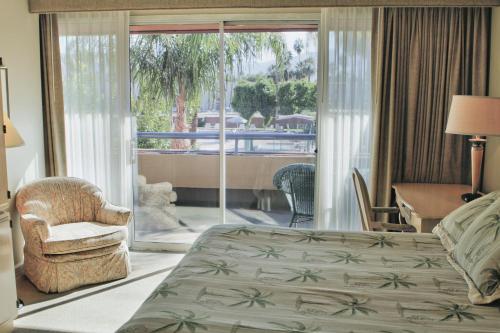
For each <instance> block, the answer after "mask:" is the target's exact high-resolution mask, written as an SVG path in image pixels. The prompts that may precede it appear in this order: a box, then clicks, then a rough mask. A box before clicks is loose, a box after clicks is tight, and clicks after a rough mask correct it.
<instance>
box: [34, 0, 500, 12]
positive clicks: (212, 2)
mask: <svg viewBox="0 0 500 333" xmlns="http://www.w3.org/2000/svg"><path fill="white" fill-rule="evenodd" d="M494 6H500V0H406V1H404V0H121V1H116V0H70V1H68V0H29V11H30V12H31V13H55V12H80V11H109V10H160V9H208V8H212V9H218V8H220V9H231V8H233V9H234V8H301V7H494Z"/></svg>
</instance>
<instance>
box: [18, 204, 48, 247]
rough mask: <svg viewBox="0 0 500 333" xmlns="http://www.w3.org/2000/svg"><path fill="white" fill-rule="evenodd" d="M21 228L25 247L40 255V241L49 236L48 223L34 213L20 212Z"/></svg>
mask: <svg viewBox="0 0 500 333" xmlns="http://www.w3.org/2000/svg"><path fill="white" fill-rule="evenodd" d="M19 223H20V225H21V230H22V232H23V237H24V241H25V244H26V245H25V249H27V250H28V251H29V252H30V253H32V254H33V255H35V256H40V255H41V254H42V253H43V251H42V243H43V242H45V241H46V240H47V239H49V237H50V226H49V224H48V223H47V222H46V221H45V220H44V219H42V218H41V217H39V216H36V215H34V214H21V216H20V221H19Z"/></svg>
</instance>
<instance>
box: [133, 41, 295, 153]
mask: <svg viewBox="0 0 500 333" xmlns="http://www.w3.org/2000/svg"><path fill="white" fill-rule="evenodd" d="M283 45H284V47H283ZM219 48H220V40H219V35H218V34H215V33H191V34H141V35H138V36H137V37H135V39H134V42H133V43H132V45H131V48H130V63H131V68H132V76H133V79H134V80H135V81H136V82H138V83H139V84H140V85H141V86H144V85H145V86H147V89H148V90H149V91H150V92H151V93H153V94H155V95H156V96H157V97H158V98H160V97H162V98H165V100H167V101H175V106H176V110H177V112H176V116H175V118H174V129H175V131H176V132H184V131H186V130H187V129H188V128H187V126H186V116H187V114H186V113H187V111H188V108H189V103H190V102H193V101H195V102H196V101H198V100H199V99H200V96H201V93H202V92H207V93H210V94H212V95H213V96H214V95H215V92H216V91H217V90H218V85H217V84H215V83H216V82H217V80H218V73H219ZM264 49H269V50H271V51H273V53H274V54H275V55H276V59H277V63H279V64H281V63H282V62H283V59H282V58H283V57H284V55H283V54H284V53H286V52H288V50H287V49H286V43H285V42H284V39H283V37H282V36H281V35H280V34H276V33H234V34H226V35H225V52H224V53H225V59H224V60H225V64H226V68H227V71H226V76H227V75H230V74H231V73H233V72H234V70H235V69H234V65H235V64H237V65H239V66H237V67H240V65H241V64H242V63H243V62H244V61H245V60H246V58H247V57H248V56H250V57H255V56H256V55H257V54H259V53H260V52H262V51H263V50H264ZM168 104H169V103H167V105H168ZM195 104H196V103H195ZM193 119H194V117H193ZM193 124H195V122H193ZM191 130H193V128H191ZM194 130H196V125H194ZM171 148H173V149H185V148H187V142H186V141H185V140H178V139H177V140H174V141H173V142H172V146H171Z"/></svg>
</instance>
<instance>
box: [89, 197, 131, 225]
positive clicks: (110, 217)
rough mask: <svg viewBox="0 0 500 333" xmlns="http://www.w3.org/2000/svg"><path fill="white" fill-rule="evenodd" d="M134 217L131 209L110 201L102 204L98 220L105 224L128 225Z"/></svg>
mask: <svg viewBox="0 0 500 333" xmlns="http://www.w3.org/2000/svg"><path fill="white" fill-rule="evenodd" d="M131 218H132V213H131V212H130V210H129V209H127V208H124V207H118V206H115V205H112V204H110V203H106V204H105V205H104V206H101V208H100V209H99V211H98V212H97V221H98V222H101V223H105V224H112V225H122V226H126V225H127V224H128V223H129V221H130V220H131Z"/></svg>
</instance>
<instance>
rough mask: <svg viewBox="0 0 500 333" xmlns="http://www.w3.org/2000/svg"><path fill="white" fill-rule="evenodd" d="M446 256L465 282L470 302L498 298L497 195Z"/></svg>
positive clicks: (499, 241) (499, 220)
mask: <svg viewBox="0 0 500 333" xmlns="http://www.w3.org/2000/svg"><path fill="white" fill-rule="evenodd" d="M490 198H491V196H490ZM448 259H449V260H450V263H451V264H452V265H453V266H454V267H455V268H456V269H457V270H458V271H459V272H460V273H461V274H462V275H463V276H464V278H465V280H466V281H467V284H468V285H469V295H468V296H469V300H470V301H471V302H472V303H473V304H488V303H491V302H493V301H495V300H497V299H500V288H499V286H500V198H498V199H496V200H495V202H494V203H492V204H490V205H489V207H488V208H487V209H483V210H482V213H481V214H480V215H479V216H477V218H476V219H475V220H474V221H473V222H472V223H470V226H469V228H467V230H466V231H465V232H464V233H463V235H462V237H461V238H460V241H459V242H458V243H457V244H456V246H455V248H454V250H453V251H452V252H451V253H450V255H449V257H448Z"/></svg>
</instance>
